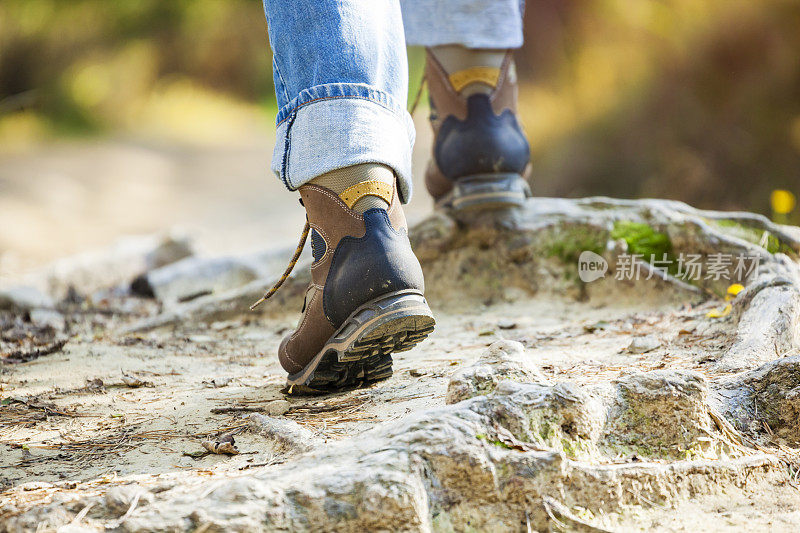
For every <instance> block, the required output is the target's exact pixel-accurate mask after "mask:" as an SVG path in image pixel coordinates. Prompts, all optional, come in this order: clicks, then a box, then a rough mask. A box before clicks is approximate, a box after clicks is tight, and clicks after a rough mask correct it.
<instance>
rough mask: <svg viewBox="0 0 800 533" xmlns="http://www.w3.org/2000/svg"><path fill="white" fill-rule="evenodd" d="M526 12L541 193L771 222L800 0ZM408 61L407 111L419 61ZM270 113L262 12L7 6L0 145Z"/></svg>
mask: <svg viewBox="0 0 800 533" xmlns="http://www.w3.org/2000/svg"><path fill="white" fill-rule="evenodd" d="M527 4H528V5H527V10H526V19H525V26H526V44H525V46H524V47H523V49H522V50H521V51H520V52H519V54H518V59H517V61H518V70H519V74H520V78H521V80H522V85H521V90H520V111H521V114H522V118H523V121H524V123H525V126H526V129H527V131H528V134H529V136H530V138H531V141H532V147H533V171H534V173H533V175H534V189H535V192H536V193H537V194H539V195H559V196H583V195H590V194H605V195H610V196H622V197H636V196H658V197H666V198H676V199H681V200H685V201H688V202H690V203H693V204H694V205H698V206H700V207H709V208H712V207H713V208H726V209H754V210H757V211H761V212H763V213H765V214H769V213H771V207H770V200H769V199H770V194H771V192H772V191H773V190H775V189H785V190H787V191H793V192H794V193H795V194H796V193H797V191H798V190H800V31H798V28H800V2H798V1H797V0H759V1H758V2H754V1H752V0H660V1H657V2H656V1H634V0H561V1H559V2H552V1H551V0H528V1H527ZM409 58H410V78H411V79H410V85H411V88H410V90H409V98H410V99H411V100H413V98H414V96H415V95H416V92H417V88H418V87H419V81H420V77H421V65H422V59H423V53H422V51H421V50H418V49H412V50H410V55H409ZM274 106H275V101H274V94H273V86H272V80H271V64H270V50H269V46H268V42H267V37H266V23H265V20H264V16H263V13H262V6H261V2H259V1H258V0H169V1H164V0H135V1H134V0H129V1H126V0H3V1H2V2H0V143H2V142H3V140H4V139H8V138H9V137H10V136H18V137H19V136H25V135H28V136H30V137H37V136H48V135H50V136H53V135H56V136H58V135H64V134H76V133H87V132H94V133H99V132H114V131H131V130H134V131H139V132H141V131H144V132H150V131H152V130H153V129H154V128H159V127H163V124H164V123H171V124H179V123H185V127H184V129H185V130H190V131H192V130H193V131H197V130H199V129H202V128H204V127H206V126H205V124H208V123H209V121H206V122H193V120H192V119H193V117H196V116H200V115H203V116H211V117H219V116H223V115H225V116H236V117H238V118H239V119H242V117H245V116H247V115H248V114H252V112H253V110H256V111H260V112H263V113H264V114H270V113H274V111H275V109H274ZM421 107H424V99H423V106H421ZM242 120H243V119H242ZM142 124H145V125H149V126H148V127H142ZM237 124H238V123H237ZM148 128H149V129H148ZM782 216H784V215H783V214H782ZM797 216H798V214H797V212H796V211H795V212H793V213H789V214H787V215H785V216H784V219H785V220H786V221H789V222H794V223H797V222H799V221H800V220H798V218H797Z"/></svg>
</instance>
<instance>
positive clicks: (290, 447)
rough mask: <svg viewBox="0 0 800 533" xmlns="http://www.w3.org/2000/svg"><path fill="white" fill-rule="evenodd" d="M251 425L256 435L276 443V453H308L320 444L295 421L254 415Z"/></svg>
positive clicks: (251, 417)
mask: <svg viewBox="0 0 800 533" xmlns="http://www.w3.org/2000/svg"><path fill="white" fill-rule="evenodd" d="M287 403H288V402H287ZM250 424H251V426H252V428H253V430H254V431H255V432H256V433H258V434H260V435H261V436H262V437H264V438H266V439H267V440H269V441H271V442H272V443H274V445H275V447H276V448H277V450H276V451H289V452H306V451H308V450H311V449H312V448H314V447H315V446H316V445H317V444H319V443H320V440H319V439H318V438H316V437H315V436H314V434H313V433H312V432H311V431H310V430H308V429H306V428H304V427H303V426H301V425H300V424H298V423H297V422H295V421H294V420H289V419H286V418H273V417H271V416H266V415H262V414H259V413H253V414H252V415H250Z"/></svg>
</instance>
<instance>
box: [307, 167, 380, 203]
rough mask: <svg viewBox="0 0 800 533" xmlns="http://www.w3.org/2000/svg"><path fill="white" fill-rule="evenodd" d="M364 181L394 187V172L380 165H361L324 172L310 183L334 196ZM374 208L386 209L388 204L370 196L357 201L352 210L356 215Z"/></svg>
mask: <svg viewBox="0 0 800 533" xmlns="http://www.w3.org/2000/svg"><path fill="white" fill-rule="evenodd" d="M365 181H379V182H382V183H386V184H388V185H391V186H394V184H395V175H394V171H393V170H392V169H391V168H390V167H387V166H386V165H381V164H380V163H363V164H360V165H352V166H349V167H344V168H337V169H335V170H332V171H330V172H326V173H325V174H322V175H320V176H317V177H316V178H314V179H313V180H311V183H312V184H314V185H319V186H321V187H325V188H326V189H330V190H331V191H333V192H335V193H336V194H341V193H342V192H344V191H345V190H347V189H348V188H350V187H352V186H353V185H357V184H359V183H362V182H365ZM375 207H380V208H382V209H388V208H389V204H388V203H387V202H386V201H385V200H383V199H382V198H380V197H378V196H372V195H370V196H365V197H363V198H361V199H360V200H359V201H357V202H356V203H355V204H354V205H353V207H352V209H353V211H355V212H356V213H364V212H365V211H367V210H369V209H372V208H375Z"/></svg>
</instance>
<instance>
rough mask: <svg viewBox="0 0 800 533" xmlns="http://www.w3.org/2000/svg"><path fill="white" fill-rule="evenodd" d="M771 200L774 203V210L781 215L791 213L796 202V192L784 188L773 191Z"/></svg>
mask: <svg viewBox="0 0 800 533" xmlns="http://www.w3.org/2000/svg"><path fill="white" fill-rule="evenodd" d="M769 200H770V203H771V204H772V210H773V211H775V212H776V213H778V214H780V215H788V214H789V213H791V212H792V210H793V209H794V206H795V203H796V200H795V197H794V194H792V193H791V192H789V191H786V190H784V189H776V190H774V191H772V194H771V195H770V197H769Z"/></svg>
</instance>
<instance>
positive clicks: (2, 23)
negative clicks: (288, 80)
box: [0, 0, 274, 133]
mask: <svg viewBox="0 0 800 533" xmlns="http://www.w3.org/2000/svg"><path fill="white" fill-rule="evenodd" d="M175 79H188V80H192V81H193V82H195V83H196V84H198V85H200V86H203V87H206V88H209V89H212V90H214V91H219V92H221V93H225V94H228V95H231V96H233V97H235V98H238V99H244V100H248V101H264V102H267V103H272V104H273V105H274V96H272V94H273V93H272V91H273V86H272V71H271V54H270V50H269V45H268V43H267V34H266V22H265V19H264V15H263V11H262V7H261V2H259V1H258V0H224V1H223V0H169V1H167V2H165V1H163V0H135V1H126V0H114V1H112V0H3V2H1V3H0V100H2V103H0V113H3V112H5V113H10V112H13V111H15V110H18V109H22V108H29V109H33V110H35V111H36V112H37V113H39V115H40V116H41V117H43V118H45V119H46V120H47V123H48V126H51V127H53V128H55V129H56V130H57V131H58V132H61V133H68V132H73V133H74V132H85V131H97V130H100V129H107V128H117V127H120V126H123V125H124V124H125V122H126V121H127V120H128V119H129V118H130V117H129V111H130V107H131V106H134V107H135V106H137V105H139V104H140V103H141V101H142V100H143V99H145V98H146V97H147V96H148V94H149V93H150V92H151V91H153V90H156V89H157V88H158V87H159V85H160V84H163V83H165V82H169V81H170V80H175Z"/></svg>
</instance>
